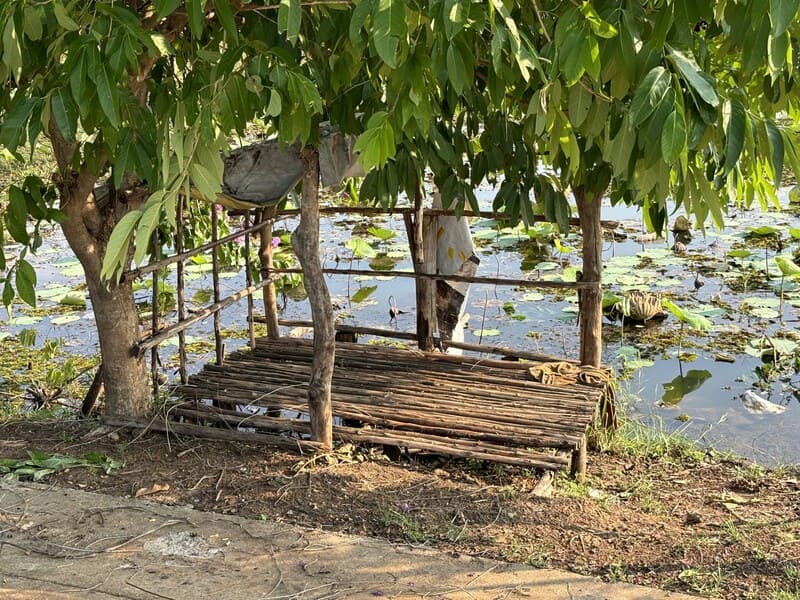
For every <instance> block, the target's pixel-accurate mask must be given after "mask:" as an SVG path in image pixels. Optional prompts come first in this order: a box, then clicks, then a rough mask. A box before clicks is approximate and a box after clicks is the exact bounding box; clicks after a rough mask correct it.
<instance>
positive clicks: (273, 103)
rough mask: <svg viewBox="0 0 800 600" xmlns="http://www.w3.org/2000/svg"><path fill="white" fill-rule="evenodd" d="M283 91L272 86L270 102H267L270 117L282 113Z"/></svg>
mask: <svg viewBox="0 0 800 600" xmlns="http://www.w3.org/2000/svg"><path fill="white" fill-rule="evenodd" d="M281 105H282V100H281V93H280V92H279V91H278V90H276V89H275V88H272V89H271V90H270V92H269V104H267V115H268V116H270V117H277V116H278V115H279V114H281Z"/></svg>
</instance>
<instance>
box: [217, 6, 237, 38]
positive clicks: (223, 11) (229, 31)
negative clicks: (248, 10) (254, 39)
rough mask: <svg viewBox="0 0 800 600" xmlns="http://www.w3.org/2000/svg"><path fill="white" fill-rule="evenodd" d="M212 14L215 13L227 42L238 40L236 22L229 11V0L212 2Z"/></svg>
mask: <svg viewBox="0 0 800 600" xmlns="http://www.w3.org/2000/svg"><path fill="white" fill-rule="evenodd" d="M214 12H215V13H217V18H218V19H219V22H220V24H221V25H222V28H223V29H224V30H225V34H226V35H227V36H228V38H229V40H228V41H229V42H231V41H234V40H237V39H238V38H239V31H238V29H237V27H236V21H235V20H234V18H233V12H232V11H231V3H230V2H229V0H214Z"/></svg>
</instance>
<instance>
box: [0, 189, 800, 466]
mask: <svg viewBox="0 0 800 600" xmlns="http://www.w3.org/2000/svg"><path fill="white" fill-rule="evenodd" d="M491 197H492V192H491V190H481V198H482V202H485V203H486V204H487V206H488V205H490V203H491ZM780 199H781V203H782V206H784V207H788V198H787V193H786V191H785V190H784V191H782V192H781V194H780ZM603 218H604V219H609V220H618V221H620V223H621V226H620V228H618V229H617V232H616V235H615V241H612V240H611V239H608V241H607V242H606V244H605V246H604V251H603V258H604V265H605V271H604V284H605V286H604V287H605V288H607V289H608V290H609V291H610V292H613V293H615V294H617V295H618V296H619V297H622V296H623V295H624V293H625V292H626V291H630V290H635V289H643V290H649V291H654V292H661V293H662V294H663V296H664V297H665V298H669V299H670V300H672V301H673V302H674V303H675V304H676V305H677V306H678V307H679V308H680V309H681V310H684V311H690V312H691V313H692V315H700V316H703V317H705V318H706V319H708V320H709V321H710V324H711V328H710V330H708V331H698V330H695V329H693V328H692V327H691V326H690V324H689V323H682V322H681V321H680V320H679V319H678V318H676V317H675V316H674V315H673V314H669V315H668V316H667V318H666V319H664V320H662V321H658V322H652V323H650V324H648V326H647V327H635V326H634V327H631V326H629V325H625V327H622V326H621V325H620V323H619V322H613V321H611V320H610V319H608V320H606V321H605V322H604V350H603V360H604V362H605V363H606V364H609V365H612V366H613V367H615V369H616V370H617V371H618V373H620V375H621V380H620V387H621V389H620V394H619V397H620V399H621V401H622V402H623V403H624V404H625V406H626V408H627V409H628V411H629V412H630V413H631V414H633V415H636V416H638V417H640V418H642V419H644V420H646V421H647V422H648V423H649V424H650V426H651V427H652V428H654V429H656V430H657V431H663V432H664V434H665V435H666V434H668V433H670V432H673V431H676V430H677V431H680V432H681V433H683V434H684V435H686V436H688V437H690V438H692V439H696V440H699V441H700V442H701V443H703V444H707V445H711V446H713V447H715V448H717V449H719V450H730V451H732V452H734V453H736V454H739V455H742V456H745V457H747V458H751V459H754V460H756V461H758V462H760V463H762V464H767V465H776V464H785V463H800V447H799V446H798V445H797V444H796V441H795V440H796V437H797V436H796V432H797V430H798V426H800V404H799V402H798V398H799V397H800V376H799V375H798V374H797V372H796V370H797V369H796V364H797V363H798V362H800V358H798V357H800V347H799V346H798V343H799V342H800V335H798V334H797V332H796V328H797V323H798V319H799V318H800V308H798V307H800V286H798V285H797V284H796V283H795V282H793V281H790V280H788V279H785V280H783V281H782V280H781V276H780V273H781V272H780V269H779V268H778V265H777V263H776V262H775V259H774V258H775V256H776V255H784V256H787V257H791V256H792V253H793V252H794V251H796V250H798V248H800V241H798V239H797V238H800V229H797V230H796V229H794V228H795V227H800V218H797V217H796V216H795V215H793V214H791V213H790V212H788V211H784V212H772V213H762V212H761V211H760V209H758V208H756V209H754V210H750V211H738V213H737V214H736V215H730V216H729V217H728V218H727V219H726V228H725V229H724V230H722V231H715V230H713V228H712V227H711V226H710V225H709V228H708V229H707V231H706V233H705V235H703V234H702V233H700V232H694V237H693V239H692V240H691V241H689V242H688V243H687V244H686V248H685V251H684V252H683V253H681V254H678V253H676V252H674V251H673V250H672V248H671V247H672V241H673V240H672V239H670V240H663V239H662V240H652V241H647V240H649V238H648V237H647V236H643V235H642V234H643V233H644V230H643V229H644V228H643V225H642V223H641V218H640V216H639V215H638V213H637V212H636V211H635V210H632V209H629V208H625V207H611V206H605V207H604V211H603ZM672 219H674V217H671V221H670V222H672ZM279 226H280V227H285V228H287V229H291V228H293V226H294V225H293V222H292V221H287V222H282V223H281V224H280V225H279ZM370 227H372V231H371V232H369V231H368V230H369V228H370ZM389 231H393V232H396V234H397V235H395V236H394V237H390V235H391V234H389V233H387V232H389ZM472 231H473V236H474V238H475V240H476V243H477V244H478V246H479V250H480V253H481V264H480V267H479V270H478V273H477V275H478V276H483V277H503V276H505V277H512V278H534V277H537V276H541V277H543V278H545V279H556V280H559V279H561V280H570V279H573V280H574V276H575V271H576V269H578V268H579V267H580V256H579V253H578V249H579V248H580V239H579V237H578V235H577V234H574V233H573V234H570V235H569V236H565V237H560V238H558V242H557V243H554V241H553V233H554V232H553V231H552V228H551V227H550V226H549V225H546V224H538V225H537V226H536V227H535V228H532V229H531V230H528V231H525V230H522V229H521V228H518V229H514V230H504V229H498V227H497V224H496V223H493V222H490V221H488V220H482V219H476V220H474V221H473V223H472ZM795 236H796V237H795ZM671 237H672V236H670V238H671ZM381 238H388V239H381ZM354 239H360V240H363V241H365V242H367V243H368V244H369V247H370V248H372V249H373V250H374V251H375V253H376V254H377V256H372V257H366V256H362V255H363V254H365V253H369V254H371V253H372V251H368V250H366V249H365V247H364V244H363V243H362V242H357V243H356V242H354V241H353V240H354ZM778 240H780V241H778ZM285 243H286V236H284V242H283V246H285ZM279 249H280V248H279ZM322 255H323V261H324V262H325V265H326V266H329V267H336V266H338V267H339V268H348V267H353V268H367V267H368V266H370V265H371V266H373V267H376V268H380V269H387V270H386V275H385V276H381V277H375V278H370V277H354V276H345V275H335V276H330V277H329V278H328V284H329V287H330V290H331V295H332V299H333V302H334V305H335V306H336V312H337V315H338V317H339V320H340V321H341V322H344V323H348V324H359V325H364V326H371V327H386V328H396V329H398V330H407V331H414V329H415V322H414V301H415V299H414V287H413V282H412V280H410V279H406V278H401V277H393V276H392V274H391V271H392V270H405V271H410V270H411V265H410V262H409V260H408V245H407V243H406V240H405V234H404V226H403V220H402V217H401V216H396V217H395V216H385V217H380V218H370V219H367V218H362V217H357V216H353V215H348V216H340V217H336V218H332V219H328V220H325V221H324V222H323V232H322ZM31 262H32V263H34V266H35V267H36V268H37V273H38V278H39V285H38V288H37V289H38V296H39V302H40V309H39V310H38V311H36V312H33V311H30V310H28V309H27V308H25V307H23V306H21V305H15V306H14V308H13V316H14V318H13V319H12V320H11V322H3V323H2V326H3V327H2V329H1V330H0V339H1V338H2V337H3V336H4V335H9V334H10V335H16V334H19V332H20V331H21V330H23V329H31V328H33V329H35V330H36V332H37V344H41V343H43V342H44V341H45V340H46V339H54V338H60V339H62V340H63V344H64V347H65V348H66V349H67V350H68V351H69V352H73V353H81V354H87V353H88V354H94V353H96V352H97V343H96V334H95V331H94V320H93V316H92V313H91V311H90V310H86V308H85V307H83V306H80V300H82V299H83V292H81V291H80V290H79V289H78V290H77V291H76V289H77V288H78V286H80V284H81V282H82V272H81V269H80V266H79V265H78V263H77V261H76V260H75V259H74V258H73V257H72V255H71V253H70V251H69V249H68V247H67V246H66V243H65V241H64V240H63V237H62V236H61V234H60V232H59V231H53V232H52V233H51V234H50V235H48V236H47V237H46V241H45V245H44V247H43V248H42V249H41V250H40V251H39V252H38V254H37V255H36V256H35V257H33V259H32V260H31ZM698 277H699V280H698ZM700 280H701V281H702V283H703V285H701V286H700V285H696V283H695V282H696V281H697V282H698V284H699V283H700ZM221 285H222V295H223V297H224V296H225V295H227V294H229V293H233V292H235V291H238V290H239V289H241V288H242V287H244V275H243V273H242V271H233V272H229V273H223V276H222V278H221ZM781 286H782V287H783V302H782V303H781V298H780V289H781ZM210 288H211V278H210V260H208V259H207V258H206V259H205V260H203V259H200V260H199V261H198V262H197V264H192V265H189V266H188V267H187V298H188V299H190V301H191V302H190V306H192V307H194V308H198V307H200V306H201V305H203V304H207V303H210V300H209V290H210ZM65 294H68V296H67V298H66V299H65V298H64V295H65ZM149 296H150V291H149V290H148V289H147V288H146V287H143V289H141V290H140V291H139V292H137V298H138V299H139V300H141V301H142V303H145V302H147V301H148V300H149ZM301 296H302V295H299V296H298V295H297V294H293V293H291V292H289V293H287V294H286V296H284V300H285V306H284V308H283V311H282V314H281V316H282V317H283V318H287V319H308V318H309V309H308V305H307V301H306V300H305V299H303V298H302V297H301ZM390 296H391V297H393V298H394V301H395V302H396V304H397V306H398V307H399V308H400V309H401V310H406V311H408V312H404V313H401V314H400V315H399V316H398V318H397V319H396V321H390V316H389V298H390ZM256 310H257V312H260V299H258V300H257V302H256ZM467 311H468V313H469V314H470V320H469V325H468V328H467V330H466V331H465V336H464V337H465V341H467V342H472V343H479V342H482V343H486V344H498V345H507V346H510V347H513V348H518V349H525V350H530V351H535V352H542V353H546V354H551V355H556V356H565V357H570V358H576V357H577V356H578V325H577V299H576V297H575V296H574V295H571V294H568V293H563V292H561V293H557V294H556V293H552V292H551V291H550V290H544V289H543V290H535V289H515V288H512V287H508V286H499V285H486V284H480V285H478V284H475V285H473V286H472V288H471V290H470V294H469V298H468V308H467ZM166 319H167V321H168V322H172V321H173V320H174V315H169V314H168V315H166ZM686 320H687V319H684V321H686ZM222 325H223V328H224V329H225V330H226V331H227V332H228V333H229V337H228V338H227V339H226V350H227V351H231V350H233V349H235V348H236V347H239V346H241V345H243V344H245V343H246V339H245V338H246V327H247V326H246V305H245V303H244V302H240V303H239V304H238V305H235V306H233V307H231V308H228V309H226V310H225V311H223V314H222ZM212 331H213V329H212V321H211V319H207V320H206V321H204V322H202V323H201V324H198V325H197V326H195V327H193V328H192V329H190V330H189V331H188V336H187V337H188V341H189V342H192V343H194V345H193V350H194V352H193V354H192V355H191V357H190V361H191V370H193V371H196V370H198V369H199V368H201V366H202V364H203V363H204V362H205V361H207V360H211V359H212V346H213V336H212V333H211V332H212ZM368 340H369V338H366V339H365V340H364V341H365V342H367V341H368ZM209 341H211V342H212V343H211V344H209ZM176 346H177V340H176V339H173V340H170V341H168V343H166V344H164V345H162V347H161V349H160V358H161V361H162V365H163V369H164V371H165V374H166V375H167V376H168V377H170V378H174V376H175V370H176V368H175V365H176V362H177V358H176V356H175V354H176V350H177V348H176ZM765 349H769V351H768V352H765ZM776 356H777V358H776V359H774V360H773V358H774V357H776ZM728 361H732V362H728ZM753 394H755V395H756V400H759V399H763V400H766V401H767V402H766V403H764V404H759V403H758V402H756V403H755V404H754V403H753V401H752V400H753ZM765 409H766V410H765Z"/></svg>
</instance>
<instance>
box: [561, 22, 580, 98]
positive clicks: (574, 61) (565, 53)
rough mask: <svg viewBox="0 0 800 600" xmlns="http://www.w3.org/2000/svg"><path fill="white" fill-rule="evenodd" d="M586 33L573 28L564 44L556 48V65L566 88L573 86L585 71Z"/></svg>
mask: <svg viewBox="0 0 800 600" xmlns="http://www.w3.org/2000/svg"><path fill="white" fill-rule="evenodd" d="M585 36H586V32H585V31H584V30H582V29H578V28H574V29H571V30H570V31H569V33H567V35H566V37H565V38H564V42H563V43H562V44H561V45H560V46H559V48H558V63H559V66H560V67H561V74H562V75H563V76H564V81H565V82H566V84H567V85H568V86H571V85H575V83H577V81H578V80H579V79H580V78H581V77H582V76H583V74H584V72H585V71H586V66H585V64H584V63H585V61H584V52H585V50H584V38H585Z"/></svg>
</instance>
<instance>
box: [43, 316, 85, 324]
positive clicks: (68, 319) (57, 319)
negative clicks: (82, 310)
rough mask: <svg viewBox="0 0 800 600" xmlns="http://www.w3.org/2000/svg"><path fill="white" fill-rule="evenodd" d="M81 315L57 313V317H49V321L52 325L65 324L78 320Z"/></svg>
mask: <svg viewBox="0 0 800 600" xmlns="http://www.w3.org/2000/svg"><path fill="white" fill-rule="evenodd" d="M80 320H81V316H80V315H76V314H69V315H59V316H58V317H53V318H52V319H50V322H51V323H52V324H53V325H66V324H67V323H74V322H75V321H80Z"/></svg>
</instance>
